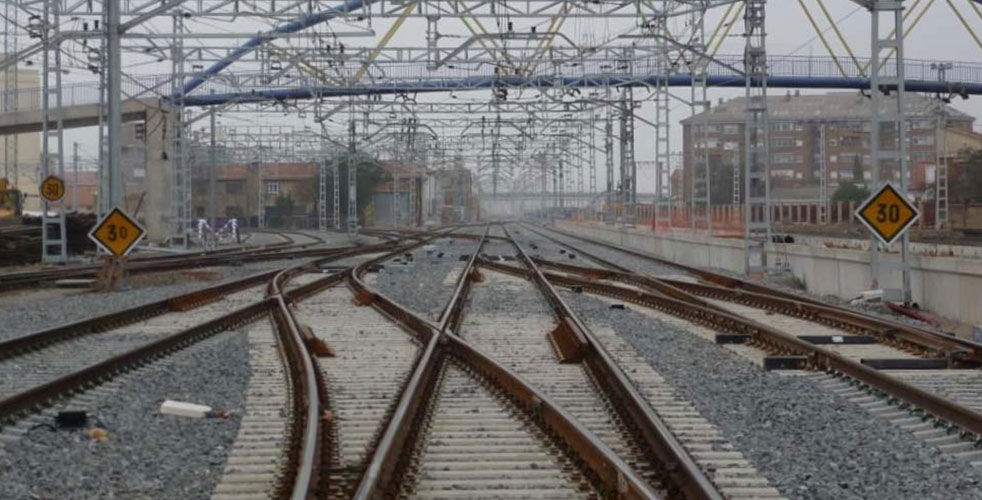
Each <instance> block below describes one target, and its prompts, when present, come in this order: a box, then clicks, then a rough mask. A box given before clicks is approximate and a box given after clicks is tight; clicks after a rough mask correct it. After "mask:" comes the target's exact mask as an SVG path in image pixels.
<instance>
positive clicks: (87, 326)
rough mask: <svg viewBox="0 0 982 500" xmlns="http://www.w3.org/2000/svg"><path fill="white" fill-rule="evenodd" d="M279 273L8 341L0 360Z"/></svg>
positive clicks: (191, 303)
mask: <svg viewBox="0 0 982 500" xmlns="http://www.w3.org/2000/svg"><path fill="white" fill-rule="evenodd" d="M275 274H276V271H268V272H263V273H258V274H254V275H252V276H248V277H245V278H242V279H239V280H235V281H231V282H228V283H223V284H220V285H215V286H211V287H208V288H203V289H201V290H195V291H193V292H189V293H185V294H181V295H177V296H174V297H170V298H166V299H163V300H158V301H155V302H150V303H148V304H143V305H140V306H137V307H133V308H130V309H125V310H122V311H117V312H112V313H108V314H103V315H101V316H96V317H94V318H86V319H83V320H80V321H74V322H71V323H67V324H64V325H59V326H56V327H54V328H48V329H46V330H42V331H38V332H35V333H31V334H28V335H23V336H20V337H15V338H12V339H9V340H5V341H2V342H0V360H3V359H6V358H9V357H12V356H16V355H20V354H23V353H25V352H28V351H32V350H36V349H40V348H42V347H45V346H48V345H51V344H54V343H58V342H63V341H66V340H70V339H73V338H76V337H81V336H84V335H89V334H93V333H99V332H104V331H106V330H110V329H113V328H119V327H121V326H124V325H128V324H132V323H136V322H137V321H143V320H146V319H148V318H152V317H154V316H159V315H161V314H165V313H169V312H174V311H179V310H187V309H191V308H193V307H197V306H199V305H202V304H204V303H205V302H208V301H211V300H215V299H219V298H221V297H222V296H224V295H226V294H228V293H232V292H236V291H239V290H243V289H246V288H249V287H251V286H256V285H258V284H259V283H262V282H265V281H266V280H268V279H270V278H272V277H273V276H274V275H275Z"/></svg>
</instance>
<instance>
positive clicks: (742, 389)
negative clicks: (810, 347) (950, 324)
mask: <svg viewBox="0 0 982 500" xmlns="http://www.w3.org/2000/svg"><path fill="white" fill-rule="evenodd" d="M563 297H564V299H565V300H566V301H567V302H568V303H569V304H570V305H571V307H573V309H574V310H575V311H576V312H577V314H579V315H580V317H581V318H582V319H583V320H584V321H586V322H587V323H588V324H589V325H603V326H609V327H610V328H612V329H613V330H614V331H615V332H617V333H618V334H619V335H621V336H622V337H623V338H625V339H626V340H627V341H628V342H630V343H631V345H633V346H634V348H635V349H637V350H638V352H639V353H640V354H641V355H642V356H644V357H645V359H646V360H647V361H648V362H649V363H650V364H651V365H652V366H653V367H654V369H655V370H656V371H657V372H659V373H660V374H662V375H663V376H664V377H665V378H666V379H667V380H669V382H670V383H671V384H672V385H673V386H675V388H676V389H677V390H678V392H679V393H680V394H681V395H683V396H684V397H685V398H686V399H688V400H689V401H691V402H692V404H693V405H694V406H695V407H696V408H697V409H698V410H699V412H700V413H701V414H702V415H703V416H704V417H705V418H707V419H708V420H709V421H710V422H712V423H713V424H715V425H716V426H718V427H719V428H720V429H721V430H722V431H723V433H724V435H725V436H726V437H727V438H728V439H729V440H730V441H731V442H733V443H734V444H735V445H736V446H737V448H738V449H739V450H740V451H742V452H743V453H744V455H746V456H747V458H749V459H750V460H751V461H752V462H753V463H754V465H755V466H756V467H757V468H758V469H759V470H760V472H761V473H763V474H764V475H765V476H767V477H768V478H770V479H771V480H772V481H773V483H774V485H775V486H776V487H777V488H778V489H779V490H780V491H781V492H782V493H783V494H785V495H787V496H788V497H789V498H794V499H809V500H811V499H822V500H825V499H828V500H833V499H834V500H842V499H856V500H859V499H863V500H878V499H883V500H887V499H889V500H894V499H901V498H903V499H914V498H916V499H938V500H942V499H944V500H948V499H982V490H980V484H982V476H980V473H979V472H978V471H976V470H975V469H973V468H972V467H971V466H969V465H968V464H967V463H963V462H959V461H957V460H955V459H953V458H951V457H948V456H946V455H943V454H942V453H941V452H940V451H939V450H938V449H937V448H936V447H934V446H932V445H929V444H927V443H924V442H923V441H921V440H919V439H916V438H914V437H913V436H912V435H910V434H909V433H907V432H906V431H904V430H902V429H900V428H898V427H896V426H893V425H890V424H889V423H888V422H885V421H881V420H877V419H875V418H874V417H873V416H871V415H870V414H869V413H868V412H866V411H865V410H864V409H862V408H860V407H859V406H857V405H856V404H854V403H851V402H849V401H846V400H844V399H842V398H840V397H839V396H836V395H835V394H833V393H831V392H827V391H824V390H822V389H821V388H820V387H818V386H817V385H816V384H815V383H814V382H813V381H810V380H808V379H807V378H805V377H797V376H787V375H779V374H776V373H773V372H765V371H763V370H761V369H759V368H757V367H756V366H754V365H752V364H750V363H748V362H746V361H745V360H743V359H741V358H739V357H738V356H737V355H736V354H734V353H732V352H729V351H726V350H724V349H721V348H719V346H716V345H715V344H712V343H710V342H708V341H706V340H704V339H702V338H700V337H697V336H696V335H695V334H692V333H689V332H687V331H685V330H684V329H680V328H678V327H675V326H673V325H671V324H668V323H665V322H662V321H659V320H657V319H656V318H652V317H650V316H648V315H646V314H641V313H639V312H636V311H633V310H631V309H630V308H631V307H637V306H628V309H627V310H616V309H611V308H610V306H609V304H608V303H606V302H603V301H601V300H598V299H596V298H593V297H589V296H584V295H580V294H575V293H571V292H563Z"/></svg>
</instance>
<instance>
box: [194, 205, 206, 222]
mask: <svg viewBox="0 0 982 500" xmlns="http://www.w3.org/2000/svg"><path fill="white" fill-rule="evenodd" d="M194 216H195V217H197V218H199V219H204V218H205V207H204V206H202V205H198V206H196V207H194Z"/></svg>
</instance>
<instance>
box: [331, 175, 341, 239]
mask: <svg viewBox="0 0 982 500" xmlns="http://www.w3.org/2000/svg"><path fill="white" fill-rule="evenodd" d="M331 176H332V177H331V179H332V180H333V181H334V183H333V184H334V185H333V186H332V188H331V189H332V191H331V205H333V206H332V207H331V208H332V209H333V214H334V220H333V221H332V222H333V225H334V229H337V230H338V231H340V230H341V162H340V161H338V160H337V159H335V160H334V161H333V162H332V165H331Z"/></svg>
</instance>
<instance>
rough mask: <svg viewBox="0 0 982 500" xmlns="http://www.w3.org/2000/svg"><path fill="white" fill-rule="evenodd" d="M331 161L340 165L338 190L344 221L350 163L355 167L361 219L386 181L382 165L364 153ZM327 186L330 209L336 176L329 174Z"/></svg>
mask: <svg viewBox="0 0 982 500" xmlns="http://www.w3.org/2000/svg"><path fill="white" fill-rule="evenodd" d="M331 161H332V162H333V163H334V164H336V165H338V180H339V181H340V184H341V185H340V188H339V189H338V201H339V205H340V209H341V218H342V220H344V218H345V216H346V214H347V213H348V165H349V163H351V164H353V165H354V166H355V175H356V181H355V183H356V188H355V189H356V190H357V198H358V214H359V217H360V216H362V214H364V212H365V207H367V206H368V204H369V203H371V201H372V193H374V192H375V189H376V188H377V187H378V185H379V183H380V182H382V181H383V180H384V176H385V172H384V171H383V170H382V164H381V163H380V162H379V161H378V160H376V159H375V158H372V157H370V156H367V155H365V154H362V153H354V154H343V155H340V156H337V157H335V158H333V159H332V160H331ZM326 186H327V200H328V206H329V207H330V206H331V203H333V200H332V199H331V197H332V196H333V193H334V176H333V175H332V174H330V173H329V174H328V178H327V182H326ZM362 222H364V221H362Z"/></svg>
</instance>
